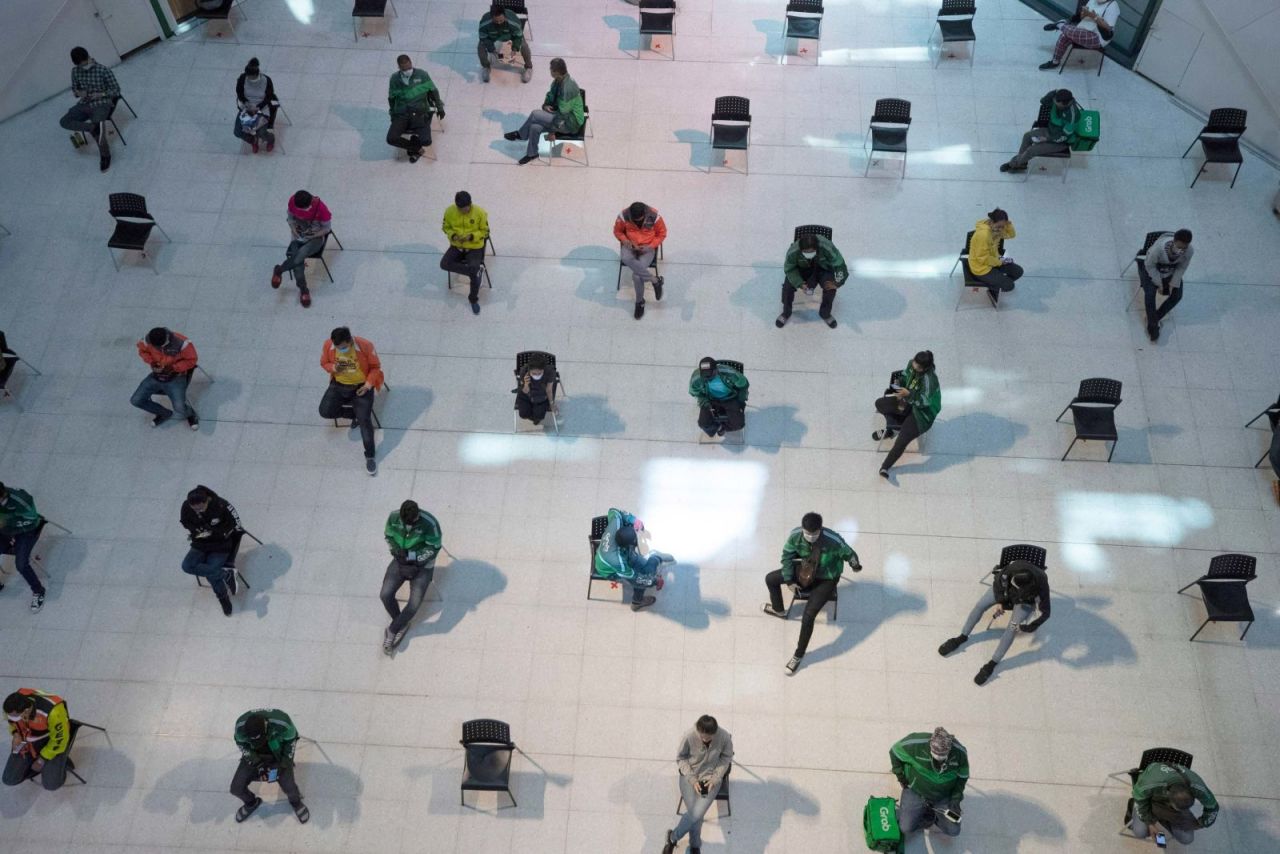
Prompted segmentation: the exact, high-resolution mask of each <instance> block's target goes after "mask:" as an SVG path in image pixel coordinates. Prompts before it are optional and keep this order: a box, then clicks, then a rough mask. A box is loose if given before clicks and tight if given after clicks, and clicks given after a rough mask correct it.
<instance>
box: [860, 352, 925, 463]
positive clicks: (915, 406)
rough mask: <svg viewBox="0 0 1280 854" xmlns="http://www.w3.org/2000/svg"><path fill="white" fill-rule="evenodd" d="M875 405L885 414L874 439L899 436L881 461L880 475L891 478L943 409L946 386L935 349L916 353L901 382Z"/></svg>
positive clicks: (885, 392)
mask: <svg viewBox="0 0 1280 854" xmlns="http://www.w3.org/2000/svg"><path fill="white" fill-rule="evenodd" d="M875 406H876V412H879V413H880V414H881V415H883V416H884V429H882V430H876V431H875V432H874V433H872V434H871V438H872V439H874V440H876V441H877V442H879V441H880V440H882V439H895V441H894V443H893V447H892V448H890V449H889V453H887V454H885V458H884V462H882V463H880V476H881V477H883V478H884V479H885V480H888V479H889V469H891V468H893V464H894V463H896V462H897V461H898V458H899V457H901V456H902V452H903V451H905V450H906V449H907V445H909V444H911V440H912V439H916V438H918V437H920V436H921V435H923V434H924V433H927V432H928V431H929V428H931V427H932V426H933V422H934V419H936V418H937V417H938V413H939V412H941V411H942V386H940V385H939V384H938V375H937V374H936V373H934V370H933V351H932V350H921V351H920V352H919V353H916V354H915V356H913V357H912V359H911V361H910V362H907V366H906V367H905V368H903V369H902V371H901V372H900V373H899V375H898V378H897V382H896V383H895V384H894V385H891V386H889V388H887V389H885V391H884V395H882V396H881V397H878V398H876V404H875ZM895 437H896V438H895Z"/></svg>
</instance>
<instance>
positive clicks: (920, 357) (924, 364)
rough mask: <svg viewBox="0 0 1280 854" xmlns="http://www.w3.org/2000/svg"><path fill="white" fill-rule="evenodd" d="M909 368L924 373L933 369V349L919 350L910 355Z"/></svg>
mask: <svg viewBox="0 0 1280 854" xmlns="http://www.w3.org/2000/svg"><path fill="white" fill-rule="evenodd" d="M911 370H913V371H917V372H919V373H922V374H923V373H926V372H928V371H932V370H933V351H932V350H921V351H920V352H919V353H916V354H915V355H914V356H912V357H911Z"/></svg>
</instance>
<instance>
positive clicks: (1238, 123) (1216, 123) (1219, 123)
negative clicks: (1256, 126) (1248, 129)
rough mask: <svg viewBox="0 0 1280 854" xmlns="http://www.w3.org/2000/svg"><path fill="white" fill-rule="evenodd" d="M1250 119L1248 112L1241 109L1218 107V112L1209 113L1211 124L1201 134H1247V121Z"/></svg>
mask: <svg viewBox="0 0 1280 854" xmlns="http://www.w3.org/2000/svg"><path fill="white" fill-rule="evenodd" d="M1248 117H1249V111H1248V110H1242V109H1240V108H1239V107H1218V108H1217V109H1216V110H1210V111H1209V123H1208V124H1206V125H1205V126H1204V130H1202V131H1200V132H1201V133H1231V134H1235V135H1236V136H1239V135H1240V134H1242V133H1244V132H1245V119H1247V118H1248Z"/></svg>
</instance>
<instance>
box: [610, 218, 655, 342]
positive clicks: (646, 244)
mask: <svg viewBox="0 0 1280 854" xmlns="http://www.w3.org/2000/svg"><path fill="white" fill-rule="evenodd" d="M613 236H614V237H616V238H617V239H618V252H619V255H620V259H621V261H622V263H623V265H624V266H626V268H627V269H628V270H630V271H631V283H632V285H633V286H634V287H635V291H636V309H635V318H636V320H639V319H640V318H642V317H644V286H645V283H646V282H652V283H653V295H654V296H655V297H656V298H657V299H658V301H659V302H661V301H662V285H663V283H664V280H663V278H662V277H661V276H659V275H658V274H657V273H656V272H650V271H649V268H650V265H651V264H653V259H654V257H655V256H656V255H657V253H658V249H659V248H661V246H662V242H663V241H664V240H666V239H667V224H666V223H665V222H663V220H662V217H661V215H659V214H658V209H657V208H651V207H649V206H648V205H646V204H645V203H644V202H632V203H631V205H630V206H629V207H627V209H626V210H624V211H623V212H622V213H620V214H618V216H617V218H616V219H614V221H613Z"/></svg>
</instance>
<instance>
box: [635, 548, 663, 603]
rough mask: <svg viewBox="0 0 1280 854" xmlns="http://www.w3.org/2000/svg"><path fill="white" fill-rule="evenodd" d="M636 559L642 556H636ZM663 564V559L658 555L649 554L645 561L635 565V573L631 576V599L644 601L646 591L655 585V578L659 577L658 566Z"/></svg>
mask: <svg viewBox="0 0 1280 854" xmlns="http://www.w3.org/2000/svg"><path fill="white" fill-rule="evenodd" d="M636 560H640V556H639V555H637V556H636ZM661 565H662V560H661V559H660V558H659V557H658V556H657V555H649V556H648V557H647V558H645V559H644V563H642V564H639V565H637V566H634V567H633V569H634V571H635V575H633V576H632V577H631V601H632V602H643V601H644V591H646V590H648V589H649V588H650V587H652V586H653V583H654V580H655V579H656V578H657V577H658V567H659V566H661Z"/></svg>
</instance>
